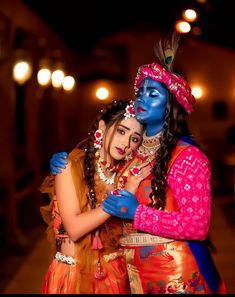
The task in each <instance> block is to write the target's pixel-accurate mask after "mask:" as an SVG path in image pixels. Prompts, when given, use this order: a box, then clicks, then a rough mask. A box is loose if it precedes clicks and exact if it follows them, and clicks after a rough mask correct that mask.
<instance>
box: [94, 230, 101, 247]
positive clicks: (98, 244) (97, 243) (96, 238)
mask: <svg viewBox="0 0 235 297" xmlns="http://www.w3.org/2000/svg"><path fill="white" fill-rule="evenodd" d="M92 249H93V250H102V249H103V244H102V241H101V239H100V236H99V231H96V233H95V236H94V238H93V242H92Z"/></svg>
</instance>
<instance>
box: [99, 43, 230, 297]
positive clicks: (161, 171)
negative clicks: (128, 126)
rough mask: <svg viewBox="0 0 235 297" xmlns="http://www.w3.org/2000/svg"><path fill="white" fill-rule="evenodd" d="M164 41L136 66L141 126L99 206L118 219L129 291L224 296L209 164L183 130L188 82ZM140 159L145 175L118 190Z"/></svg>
mask: <svg viewBox="0 0 235 297" xmlns="http://www.w3.org/2000/svg"><path fill="white" fill-rule="evenodd" d="M169 44H170V43H168V47H167V49H165V51H164V50H161V51H160V52H161V53H165V57H163V58H162V60H161V59H160V62H161V63H162V64H157V63H152V64H148V65H143V66H141V67H140V68H139V70H138V73H137V77H136V82H135V91H136V94H137V97H136V100H135V104H134V109H135V114H136V118H137V120H138V121H139V122H140V123H142V124H144V125H145V126H146V132H145V134H144V137H143V141H142V145H141V146H140V147H139V148H138V150H137V152H136V153H135V155H134V158H133V159H132V160H131V161H130V162H129V165H126V167H125V169H123V170H121V172H119V174H118V177H117V179H118V181H117V188H119V189H120V190H119V191H116V192H115V194H113V193H110V194H109V196H108V197H107V199H106V200H105V201H104V202H103V210H104V211H106V212H107V213H108V214H110V215H112V216H116V217H119V218H122V219H125V222H126V223H125V225H124V226H125V227H124V232H123V233H124V236H123V237H122V238H121V244H122V245H123V246H124V249H125V255H126V262H127V268H128V275H129V280H130V286H131V292H132V294H133V293H144V294H179V293H180V294H182V293H184V294H224V293H226V288H225V285H224V282H223V280H222V279H221V277H220V275H219V273H218V271H217V269H216V267H215V265H214V262H213V259H212V256H211V254H210V249H209V248H210V247H211V243H210V241H209V240H208V239H207V235H208V230H209V226H210V217H211V186H210V178H211V171H210V164H209V160H208V159H207V157H206V156H205V154H204V153H203V152H202V151H201V150H200V149H199V148H198V146H197V145H196V143H195V142H194V141H193V140H192V137H191V135H190V132H189V130H188V126H187V122H186V116H187V114H189V115H190V114H191V113H192V111H193V105H194V103H195V99H194V97H193V95H192V93H191V89H190V87H189V85H188V83H187V81H186V80H185V79H184V78H183V77H181V76H179V75H177V74H175V73H173V72H172V68H171V67H172V62H173V60H174V50H170V48H171V49H172V48H174V47H173V46H172V47H170V48H169ZM159 47H161V44H160V46H159ZM169 52H170V54H171V57H170V59H169ZM159 56H160V57H161V55H159ZM146 160H148V161H149V162H151V164H152V166H153V169H152V174H151V175H150V176H148V177H147V178H146V179H145V180H143V181H142V182H141V183H140V185H139V187H138V189H137V191H136V193H135V195H133V194H131V193H130V192H128V191H127V190H125V189H123V182H122V179H123V178H122V177H123V176H125V177H127V176H128V172H133V171H134V172H135V173H136V174H141V170H139V171H138V166H139V165H140V164H142V162H145V161H146ZM120 181H121V182H120ZM130 222H131V223H130Z"/></svg>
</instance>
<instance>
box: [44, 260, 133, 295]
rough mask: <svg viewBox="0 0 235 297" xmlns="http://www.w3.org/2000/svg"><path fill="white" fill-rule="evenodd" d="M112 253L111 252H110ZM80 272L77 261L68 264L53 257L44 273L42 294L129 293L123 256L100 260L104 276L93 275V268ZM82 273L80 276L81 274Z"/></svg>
mask: <svg viewBox="0 0 235 297" xmlns="http://www.w3.org/2000/svg"><path fill="white" fill-rule="evenodd" d="M111 255H112V254H111ZM96 267H97V266H96V265H94V270H93V271H90V272H89V273H88V272H85V273H82V272H81V271H80V269H79V263H77V264H75V265H69V264H67V263H62V262H60V261H58V260H57V259H53V261H52V263H51V265H50V266H49V269H48V271H47V273H46V276H45V280H44V284H43V289H42V293H43V294H130V286H129V281H128V274H127V269H126V262H125V260H124V258H123V257H118V258H116V259H114V260H112V259H111V260H110V261H107V262H106V261H104V260H103V261H102V269H103V271H104V276H103V277H101V278H96V277H95V269H96ZM79 274H82V277H81V275H79Z"/></svg>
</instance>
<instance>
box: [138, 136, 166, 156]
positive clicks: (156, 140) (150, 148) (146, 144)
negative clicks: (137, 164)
mask: <svg viewBox="0 0 235 297" xmlns="http://www.w3.org/2000/svg"><path fill="white" fill-rule="evenodd" d="M160 137H161V132H159V133H158V134H157V135H154V136H147V135H146V132H145V133H144V135H143V141H142V143H141V145H140V146H139V148H138V149H137V153H138V154H140V155H141V156H143V157H144V158H145V159H147V160H148V161H149V162H151V161H152V160H153V159H155V157H156V152H157V150H158V149H159V147H160Z"/></svg>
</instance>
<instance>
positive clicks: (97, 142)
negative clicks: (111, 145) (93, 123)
mask: <svg viewBox="0 0 235 297" xmlns="http://www.w3.org/2000/svg"><path fill="white" fill-rule="evenodd" d="M103 135H104V133H103V131H102V130H100V129H98V130H96V131H95V134H94V136H95V141H94V147H95V148H97V149H101V146H102V139H103Z"/></svg>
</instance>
